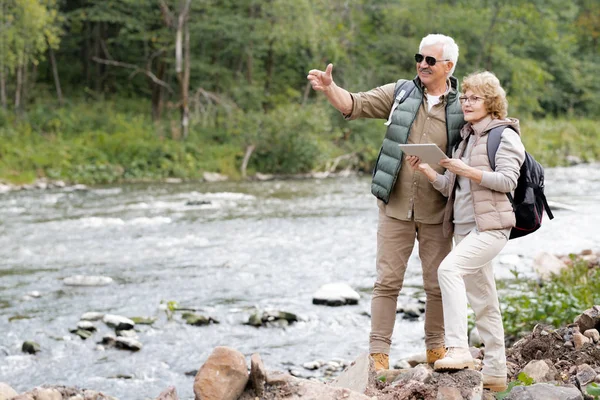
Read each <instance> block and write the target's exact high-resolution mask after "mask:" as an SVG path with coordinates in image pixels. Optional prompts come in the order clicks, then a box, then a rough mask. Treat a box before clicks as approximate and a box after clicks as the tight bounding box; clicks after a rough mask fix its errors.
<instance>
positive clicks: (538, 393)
mask: <svg viewBox="0 0 600 400" xmlns="http://www.w3.org/2000/svg"><path fill="white" fill-rule="evenodd" d="M504 399H505V400H538V399H540V400H541V399H552V400H583V396H582V394H581V392H580V391H579V390H578V389H577V388H576V387H575V386H572V385H568V386H555V385H551V384H548V383H536V384H535V385H531V386H515V387H514V388H513V389H512V390H511V391H510V393H509V395H508V396H507V397H505V398H504Z"/></svg>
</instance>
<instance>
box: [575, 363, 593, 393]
mask: <svg viewBox="0 0 600 400" xmlns="http://www.w3.org/2000/svg"><path fill="white" fill-rule="evenodd" d="M596 375H597V374H596V371H594V369H593V368H592V367H590V366H589V365H588V364H581V365H578V366H577V375H576V376H575V378H576V379H577V383H578V384H579V387H581V388H583V387H584V386H586V385H587V384H588V383H592V382H594V379H596Z"/></svg>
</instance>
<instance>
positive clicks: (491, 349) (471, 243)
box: [438, 229, 508, 377]
mask: <svg viewBox="0 0 600 400" xmlns="http://www.w3.org/2000/svg"><path fill="white" fill-rule="evenodd" d="M454 239H455V241H456V246H455V247H454V250H452V252H451V253H450V254H448V256H447V257H446V258H445V259H444V261H442V264H441V265H440V268H439V271H438V277H439V281H440V287H441V288H442V300H443V303H444V322H445V328H446V346H448V347H463V348H468V347H469V342H468V339H467V299H468V301H469V304H470V305H471V308H472V309H473V311H474V312H475V326H476V327H477V330H478V331H479V334H480V336H481V340H482V341H483V344H484V345H485V356H484V359H483V369H482V371H481V372H482V373H484V374H486V375H491V376H499V377H506V355H505V350H504V328H503V326H502V315H501V314H500V304H499V302H498V293H497V291H496V281H495V280H494V270H493V268H492V260H493V259H494V257H496V256H497V255H498V253H500V251H501V250H502V249H503V248H504V246H505V245H506V242H507V241H508V239H507V237H506V235H505V233H504V232H503V231H500V230H493V231H485V232H477V230H476V229H473V230H472V231H471V233H469V234H468V235H466V236H462V235H454ZM465 293H466V295H465Z"/></svg>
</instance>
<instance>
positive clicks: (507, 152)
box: [408, 72, 525, 391]
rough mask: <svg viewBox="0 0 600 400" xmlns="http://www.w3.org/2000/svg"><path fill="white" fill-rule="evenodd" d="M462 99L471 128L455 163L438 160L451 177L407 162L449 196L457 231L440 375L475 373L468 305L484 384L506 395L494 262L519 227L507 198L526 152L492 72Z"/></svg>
mask: <svg viewBox="0 0 600 400" xmlns="http://www.w3.org/2000/svg"><path fill="white" fill-rule="evenodd" d="M459 99H460V102H461V104H462V111H463V113H464V118H465V121H467V124H466V125H465V126H464V127H463V129H462V131H461V136H462V141H461V142H460V143H459V144H458V146H457V147H456V148H455V150H454V152H453V155H452V158H450V159H445V160H442V161H440V165H441V166H443V167H444V168H446V172H445V174H444V175H440V174H438V173H437V172H436V171H434V170H433V168H431V167H430V166H429V165H428V164H425V163H420V161H419V159H418V158H417V157H414V156H411V157H409V158H408V161H409V162H410V164H411V166H412V167H413V168H415V169H417V170H418V171H420V172H422V173H423V174H425V175H426V176H427V178H428V179H429V181H430V182H431V183H432V184H433V187H434V188H435V189H437V190H439V191H440V192H441V193H442V194H444V195H445V196H447V197H448V204H447V205H446V211H445V218H444V230H445V232H446V234H448V235H449V234H450V233H451V232H452V228H454V240H455V247H454V249H453V250H452V252H451V253H450V254H448V256H447V257H446V258H445V259H444V261H442V263H441V264H440V267H439V270H438V278H439V283H440V288H441V291H442V302H443V306H444V326H445V343H446V346H447V347H448V352H447V354H446V356H445V357H444V358H442V359H440V360H438V361H436V362H435V364H434V369H435V370H458V369H464V368H473V367H474V364H473V359H472V357H471V353H470V352H469V343H468V338H467V299H468V301H469V303H470V304H471V307H472V308H473V311H474V312H475V325H476V326H477V329H478V331H479V333H480V335H481V339H482V341H483V343H484V345H485V357H484V360H483V369H482V373H483V386H484V388H488V389H491V390H495V391H501V390H504V389H505V388H506V357H505V349H504V329H503V327H502V316H501V314H500V305H499V303H498V294H497V291H496V283H495V281H494V271H493V269H492V263H491V262H492V259H493V258H494V257H496V255H497V254H498V253H499V252H500V251H501V250H502V249H503V248H504V246H505V245H506V242H507V241H508V238H509V235H510V230H511V228H512V227H513V226H514V225H515V215H514V212H513V208H512V205H511V202H510V200H509V199H508V196H507V195H506V194H507V193H511V192H513V191H514V189H515V188H516V186H517V180H518V178H519V169H520V167H521V164H522V163H523V161H524V159H525V149H524V147H523V144H522V143H521V139H520V136H519V121H518V120H516V119H512V118H507V117H506V114H507V106H508V104H507V101H506V93H505V92H504V89H502V87H501V86H500V82H499V81H498V78H496V76H495V75H494V74H492V73H491V72H481V73H475V74H472V75H469V76H467V77H466V78H465V79H464V82H463V84H462V96H460V97H459ZM499 126H502V127H504V129H503V131H502V137H501V141H500V145H499V146H498V150H497V152H496V156H495V162H496V168H495V170H493V169H492V167H491V165H490V160H489V159H488V153H487V140H488V136H487V134H488V132H489V131H490V130H491V129H492V128H495V127H499ZM465 294H466V295H465Z"/></svg>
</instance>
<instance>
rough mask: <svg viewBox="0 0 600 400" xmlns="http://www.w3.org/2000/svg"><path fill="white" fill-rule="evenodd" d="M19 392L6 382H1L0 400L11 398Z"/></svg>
mask: <svg viewBox="0 0 600 400" xmlns="http://www.w3.org/2000/svg"><path fill="white" fill-rule="evenodd" d="M18 394H19V393H17V392H16V391H15V389H13V388H12V387H10V386H9V385H7V384H6V383H4V382H0V400H10V399H12V398H13V397H16V396H17V395H18Z"/></svg>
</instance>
